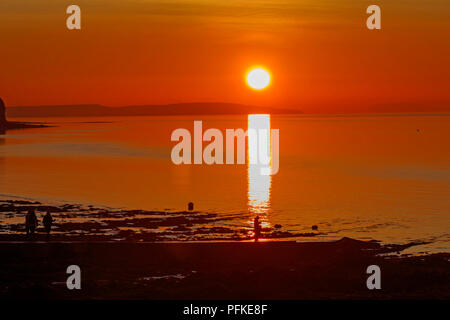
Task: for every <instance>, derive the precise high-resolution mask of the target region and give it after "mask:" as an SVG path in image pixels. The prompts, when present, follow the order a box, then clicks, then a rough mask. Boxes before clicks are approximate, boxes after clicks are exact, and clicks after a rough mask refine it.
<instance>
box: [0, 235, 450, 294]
mask: <svg viewBox="0 0 450 320" xmlns="http://www.w3.org/2000/svg"><path fill="white" fill-rule="evenodd" d="M405 247H407V246H381V245H379V244H378V243H376V242H363V241H357V240H353V239H349V238H343V239H341V240H339V241H335V242H316V243H311V242H308V243H296V242H266V243H264V242H260V243H251V242H233V243H226V242H208V243H132V242H122V243H120V242H41V241H39V242H25V241H18V242H8V241H2V242H1V243H0V255H1V256H2V257H4V258H2V262H1V263H0V296H1V297H2V298H8V299H14V298H19V299H24V298H28V299H189V300H192V299H449V298H450V290H449V289H450V286H449V284H450V281H449V280H450V268H449V264H450V262H449V257H450V255H449V254H433V255H425V256H402V255H401V251H402V250H403V249H404V248H405ZM388 253H400V254H394V255H389V254H388ZM73 264H75V265H78V266H79V267H80V268H81V279H82V282H81V283H82V284H81V290H68V289H67V287H66V279H67V277H68V275H67V274H66V268H67V267H68V266H69V265H73ZM369 265H378V266H379V267H380V269H381V290H369V289H368V288H367V287H366V279H367V278H368V277H369V275H368V274H366V269H367V267H368V266H369Z"/></svg>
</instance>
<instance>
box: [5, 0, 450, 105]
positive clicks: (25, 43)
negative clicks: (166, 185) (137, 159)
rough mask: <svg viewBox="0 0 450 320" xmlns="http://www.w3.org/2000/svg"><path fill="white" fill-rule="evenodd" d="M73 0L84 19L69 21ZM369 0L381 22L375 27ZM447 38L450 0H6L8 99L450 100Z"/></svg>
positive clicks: (73, 101) (22, 101) (43, 101)
mask: <svg viewBox="0 0 450 320" xmlns="http://www.w3.org/2000/svg"><path fill="white" fill-rule="evenodd" d="M70 4H77V5H79V6H80V7H81V13H82V29H81V30H68V29H67V28H66V18H67V17H68V15H67V14H66V12H65V11H66V8H67V6H69V5H70ZM371 4H377V5H379V6H380V7H381V18H382V22H381V26H382V29H381V30H368V29H367V27H366V19H367V17H368V15H367V14H366V8H367V7H368V6H369V5H371ZM449 38H450V2H449V1H448V0H427V1H418V0H398V1H379V0H371V1H364V0H361V1H355V0H353V1H350V0H253V1H252V0H245V1H244V0H164V1H163V0H126V1H125V0H71V1H63V0H41V1H29V0H2V1H1V2H0V39H1V42H2V45H1V46H0V48H1V49H0V96H1V97H2V98H3V100H5V102H6V103H7V105H8V106H23V105H49V104H50V105H61V104H93V103H95V104H103V105H110V106H121V105H139V104H169V103H182V102H231V103H243V104H252V105H261V106H272V107H281V108H287V107H288V108H298V109H301V110H305V111H307V112H317V113H321V112H329V113H333V112H339V111H341V110H343V108H347V109H348V110H352V111H355V112H359V111H361V112H366V111H367V110H369V109H370V107H369V105H377V104H384V105H405V106H406V107H404V108H406V109H405V110H404V111H408V108H409V107H408V106H409V105H412V104H414V105H415V106H416V107H415V108H417V105H419V108H421V109H423V111H427V108H429V106H431V105H433V104H446V105H450V90H449V88H450V41H449V40H448V39H449ZM254 65H260V66H264V67H265V68H267V70H269V71H270V73H271V76H272V83H271V85H270V87H269V88H267V89H266V90H263V91H255V90H251V89H250V88H249V87H248V86H247V85H246V84H245V73H246V71H247V70H248V69H249V68H250V67H251V66H254ZM412 109H414V108H412ZM412 109H411V110H412ZM414 110H415V109H414Z"/></svg>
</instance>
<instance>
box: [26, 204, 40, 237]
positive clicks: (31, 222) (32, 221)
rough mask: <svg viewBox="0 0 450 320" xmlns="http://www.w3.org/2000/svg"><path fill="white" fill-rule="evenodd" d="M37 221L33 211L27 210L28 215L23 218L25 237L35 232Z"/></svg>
mask: <svg viewBox="0 0 450 320" xmlns="http://www.w3.org/2000/svg"><path fill="white" fill-rule="evenodd" d="M37 224H38V221H37V217H36V214H35V213H34V210H33V209H31V210H28V213H27V215H26V217H25V229H26V230H27V236H28V235H30V234H31V235H33V234H34V231H35V230H36V227H37Z"/></svg>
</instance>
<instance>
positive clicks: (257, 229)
mask: <svg viewBox="0 0 450 320" xmlns="http://www.w3.org/2000/svg"><path fill="white" fill-rule="evenodd" d="M253 231H254V232H255V242H257V241H258V239H259V237H260V236H261V222H259V216H256V218H255V220H254V221H253Z"/></svg>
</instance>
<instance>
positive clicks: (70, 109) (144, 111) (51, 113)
mask: <svg viewBox="0 0 450 320" xmlns="http://www.w3.org/2000/svg"><path fill="white" fill-rule="evenodd" d="M7 113H8V117H86V116H92V117H101V116H106V117H111V116H167V115H169V116H170V115H219V114H221V115H226V114H249V113H270V114H295V113H302V112H301V111H298V110H289V109H278V108H268V107H258V106H249V105H242V104H235V103H180V104H168V105H141V106H124V107H107V106H102V105H96V104H92V105H61V106H27V107H11V108H8V109H7Z"/></svg>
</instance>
